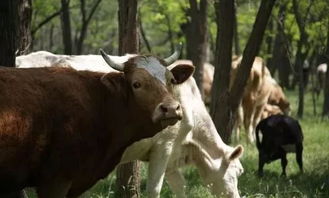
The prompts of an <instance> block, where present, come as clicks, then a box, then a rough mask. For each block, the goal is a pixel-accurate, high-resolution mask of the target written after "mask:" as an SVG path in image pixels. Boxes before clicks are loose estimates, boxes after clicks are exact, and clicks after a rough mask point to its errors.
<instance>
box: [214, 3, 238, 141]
mask: <svg viewBox="0 0 329 198" xmlns="http://www.w3.org/2000/svg"><path fill="white" fill-rule="evenodd" d="M215 8H216V18H217V41H216V55H215V74H214V81H213V87H212V91H211V96H212V98H211V106H210V113H211V116H212V118H213V120H214V123H215V126H216V128H217V130H218V132H219V135H220V136H221V137H222V139H223V141H224V142H225V143H228V142H229V140H230V136H231V129H232V128H233V123H232V120H233V118H232V113H231V112H232V109H231V107H230V101H229V84H230V83H229V82H230V75H229V74H230V71H231V61H232V45H233V31H234V23H233V22H234V15H235V7H234V1H232V0H221V1H219V2H215ZM224 27H225V28H224ZM222 123H225V124H222Z"/></svg>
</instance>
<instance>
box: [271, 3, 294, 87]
mask: <svg viewBox="0 0 329 198" xmlns="http://www.w3.org/2000/svg"><path fill="white" fill-rule="evenodd" d="M286 9H287V2H285V1H281V2H280V4H279V12H278V17H277V20H276V26H277V33H276V35H275V39H274V46H273V51H272V52H273V54H272V59H271V61H270V64H269V69H270V71H271V74H272V75H273V74H274V73H275V70H276V69H277V70H278V77H279V82H280V85H281V86H282V87H283V88H288V89H289V88H290V82H289V75H290V74H291V65H290V60H289V48H288V45H289V43H287V39H288V38H287V36H286V35H285V32H284V30H285V16H286ZM273 76H274V75H273Z"/></svg>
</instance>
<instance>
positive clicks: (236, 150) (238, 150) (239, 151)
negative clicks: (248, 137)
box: [228, 145, 243, 161]
mask: <svg viewBox="0 0 329 198" xmlns="http://www.w3.org/2000/svg"><path fill="white" fill-rule="evenodd" d="M242 153H243V147H242V146H241V145H238V146H237V147H235V148H234V150H233V152H232V153H231V154H230V155H229V157H228V160H229V161H232V160H234V159H237V158H239V157H241V155H242Z"/></svg>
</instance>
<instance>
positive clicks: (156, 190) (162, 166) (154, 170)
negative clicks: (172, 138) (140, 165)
mask: <svg viewBox="0 0 329 198" xmlns="http://www.w3.org/2000/svg"><path fill="white" fill-rule="evenodd" d="M171 150H172V144H169V145H156V146H155V147H154V148H153V149H152V153H151V155H150V159H149V171H148V181H147V193H148V197H149V198H159V197H160V192H161V188H162V184H163V178H164V175H165V171H166V168H167V164H168V159H169V157H170V154H171Z"/></svg>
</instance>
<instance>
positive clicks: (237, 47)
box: [233, 3, 241, 55]
mask: <svg viewBox="0 0 329 198" xmlns="http://www.w3.org/2000/svg"><path fill="white" fill-rule="evenodd" d="M236 6H237V5H236V3H235V4H234V8H235V11H236ZM233 30H234V34H233V35H234V52H235V55H240V54H241V48H240V42H239V34H238V18H237V13H236V12H235V13H234V29H233Z"/></svg>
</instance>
